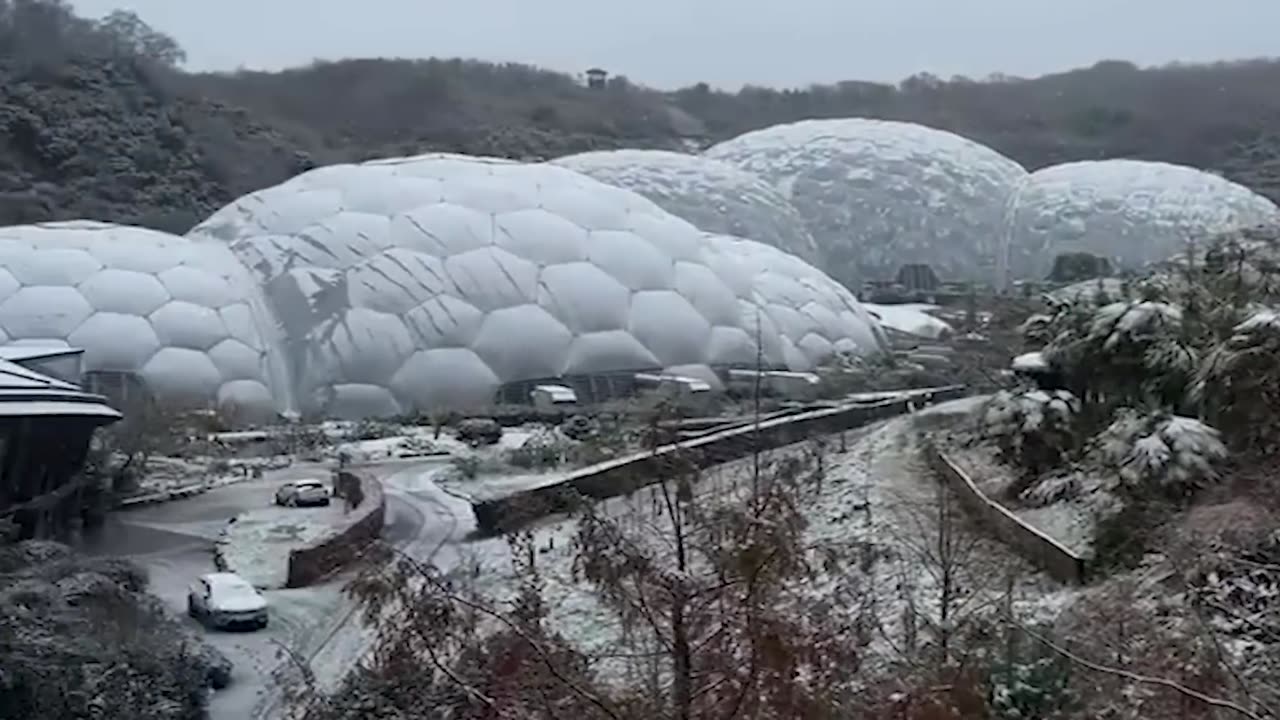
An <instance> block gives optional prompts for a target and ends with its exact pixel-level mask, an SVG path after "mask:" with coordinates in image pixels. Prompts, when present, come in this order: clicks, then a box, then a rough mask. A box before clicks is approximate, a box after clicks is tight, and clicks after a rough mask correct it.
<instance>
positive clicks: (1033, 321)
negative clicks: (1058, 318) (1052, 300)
mask: <svg viewBox="0 0 1280 720" xmlns="http://www.w3.org/2000/svg"><path fill="white" fill-rule="evenodd" d="M1018 334H1019V335H1021V336H1022V339H1023V341H1025V342H1026V343H1027V344H1028V345H1031V346H1034V347H1043V346H1045V345H1048V344H1049V342H1050V341H1051V340H1053V338H1054V336H1055V335H1057V327H1056V325H1055V323H1054V316H1053V315H1049V314H1046V313H1036V314H1034V315H1032V316H1031V317H1029V318H1027V319H1026V320H1024V321H1023V322H1022V324H1021V325H1019V326H1018Z"/></svg>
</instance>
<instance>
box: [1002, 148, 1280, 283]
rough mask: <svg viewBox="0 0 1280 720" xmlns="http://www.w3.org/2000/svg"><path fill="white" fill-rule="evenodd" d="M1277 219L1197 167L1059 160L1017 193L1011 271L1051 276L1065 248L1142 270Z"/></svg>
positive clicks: (1279, 215)
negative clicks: (1189, 245) (1209, 241)
mask: <svg viewBox="0 0 1280 720" xmlns="http://www.w3.org/2000/svg"><path fill="white" fill-rule="evenodd" d="M1278 220H1280V210H1277V208H1276V206H1275V204H1274V203H1272V202H1271V201H1270V200H1268V199H1266V198H1264V197H1262V196H1261V195H1258V194H1257V193H1255V192H1253V191H1252V190H1249V189H1248V188H1246V187H1244V186H1242V185H1237V184H1236V183H1233V182H1231V181H1229V180H1225V179H1223V178H1221V177H1218V176H1217V175H1213V174H1210V173H1206V172H1202V171H1200V170H1196V169H1194V168H1189V167H1184V166H1181V165H1170V164H1167V163H1158V162H1144V161H1138V160H1101V161H1093V162H1075V163H1067V164H1064V165H1054V166H1052V167H1047V168H1044V169H1043V170H1037V171H1036V172H1034V173H1031V175H1030V176H1028V177H1027V179H1026V180H1025V181H1024V182H1023V183H1022V185H1021V187H1020V188H1019V189H1018V193H1017V195H1016V196H1015V198H1014V201H1013V205H1012V211H1011V213H1010V220H1009V225H1008V228H1007V231H1008V245H1009V274H1010V276H1011V277H1013V278H1020V279H1044V277H1045V276H1046V275H1048V273H1049V271H1050V270H1051V269H1052V266H1053V259H1054V257H1056V256H1057V255H1058V254H1060V253H1064V252H1087V253H1090V254H1093V255H1098V256H1101V257H1105V258H1107V259H1109V260H1110V261H1111V263H1112V265H1113V266H1114V267H1115V268H1116V269H1117V270H1118V269H1120V268H1131V269H1138V268H1141V267H1142V266H1144V265H1146V264H1148V263H1153V262H1160V261H1163V260H1167V259H1169V258H1170V257H1172V256H1173V255H1176V254H1178V253H1181V252H1184V251H1185V250H1186V249H1187V243H1189V242H1194V241H1205V240H1207V239H1208V238H1210V237H1212V236H1214V235H1217V234H1220V233H1225V232H1229V231H1232V230H1238V229H1241V228H1245V227H1250V226H1254V225H1261V224H1264V223H1268V222H1276V221H1278Z"/></svg>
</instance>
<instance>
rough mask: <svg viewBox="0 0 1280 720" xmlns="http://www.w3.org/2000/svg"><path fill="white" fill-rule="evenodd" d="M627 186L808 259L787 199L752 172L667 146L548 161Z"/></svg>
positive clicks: (711, 225) (705, 226) (701, 223)
mask: <svg viewBox="0 0 1280 720" xmlns="http://www.w3.org/2000/svg"><path fill="white" fill-rule="evenodd" d="M553 162H554V163H555V164H556V165H561V166H563V167H567V168H569V169H570V170H576V171H577V172H580V173H582V174H584V175H587V176H589V177H591V178H594V179H596V180H599V181H600V182H603V183H607V184H609V185H615V186H617V187H620V188H623V189H626V190H631V191H634V192H636V193H639V194H640V195H643V196H644V197H646V198H648V199H650V200H652V201H653V202H654V203H656V204H657V205H658V206H659V207H661V208H662V209H663V210H666V211H667V212H669V213H671V214H673V215H675V216H677V217H680V218H682V219H684V220H687V221H688V222H690V223H692V224H693V225H694V226H696V227H697V228H698V229H700V230H703V231H706V232H709V233H714V234H719V235H732V236H736V237H740V238H746V239H749V240H755V241H758V242H762V243H764V244H766V245H772V246H773V247H776V248H778V249H780V250H783V251H785V252H788V253H791V254H792V255H797V256H799V257H800V258H802V259H804V260H807V261H809V262H815V261H817V260H818V252H817V244H816V243H815V242H814V239H813V236H812V235H810V234H809V230H808V229H807V228H806V227H805V223H804V219H803V218H801V217H800V213H799V212H797V211H796V209H795V207H794V206H792V204H791V202H790V201H789V200H788V199H787V198H786V197H784V196H783V195H782V194H781V193H780V192H778V190H776V189H775V188H774V187H773V186H772V185H770V184H769V183H767V182H765V181H764V180H763V179H762V178H760V177H757V176H756V175H754V174H753V173H750V172H747V171H745V170H742V169H739V168H737V167H735V166H733V165H730V164H728V163H723V162H720V161H718V160H713V159H711V158H708V157H704V156H699V155H688V154H685V153H678V152H671V151H667V150H632V149H625V150H600V151H596V152H587V153H580V154H577V155H569V156H567V157H562V158H559V159H558V160H554V161H553Z"/></svg>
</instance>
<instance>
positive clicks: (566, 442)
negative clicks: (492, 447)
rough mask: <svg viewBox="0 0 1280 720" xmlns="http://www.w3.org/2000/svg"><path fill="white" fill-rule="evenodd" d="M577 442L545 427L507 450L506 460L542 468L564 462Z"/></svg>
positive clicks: (519, 465)
mask: <svg viewBox="0 0 1280 720" xmlns="http://www.w3.org/2000/svg"><path fill="white" fill-rule="evenodd" d="M576 445H577V443H575V442H574V441H572V440H570V439H569V438H567V437H565V436H564V435H561V434H560V433H559V432H557V431H556V430H548V429H543V430H539V431H537V432H535V433H533V434H532V435H530V436H529V438H528V439H527V440H525V441H524V442H523V443H521V444H520V447H517V448H512V449H510V450H508V451H507V452H506V461H507V462H508V463H510V464H512V465H514V466H516V467H518V468H525V469H531V470H542V469H546V468H553V467H557V466H559V465H561V464H562V463H564V462H565V461H566V460H567V459H568V458H569V455H570V453H571V452H572V451H573V448H574V446H576Z"/></svg>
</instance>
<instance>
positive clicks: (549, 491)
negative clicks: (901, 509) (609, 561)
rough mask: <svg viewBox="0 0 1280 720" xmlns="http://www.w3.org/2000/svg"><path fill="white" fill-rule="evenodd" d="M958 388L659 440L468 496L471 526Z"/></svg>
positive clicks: (615, 489) (487, 525) (778, 443)
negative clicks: (553, 477)
mask: <svg viewBox="0 0 1280 720" xmlns="http://www.w3.org/2000/svg"><path fill="white" fill-rule="evenodd" d="M964 394H965V387H964V386H963V385H950V386H946V387H939V388H928V389H923V390H917V391H912V392H911V393H910V394H909V395H906V396H903V397H899V398H894V399H887V400H881V401H877V402H869V403H853V404H848V405H841V406H838V407H834V408H826V409H822V410H814V411H811V412H806V413H800V414H796V415H788V416H785V417H778V418H773V419H769V420H764V421H762V422H761V423H760V424H759V425H758V426H756V425H754V424H751V425H746V426H744V427H737V428H731V429H729V430H724V431H721V432H717V433H713V434H710V435H706V436H703V437H698V438H695V439H692V440H687V441H684V442H681V443H673V444H670V445H664V446H661V447H659V448H657V449H656V450H653V451H646V452H643V453H637V454H635V455H631V456H628V457H625V458H619V459H617V460H611V461H608V462H604V463H600V464H597V465H592V466H590V467H586V468H582V469H580V470H576V471H574V472H572V473H570V474H569V475H568V477H565V478H563V479H561V480H559V481H556V482H553V483H549V484H547V485H543V486H541V487H536V488H531V489H528V490H524V491H521V492H518V493H514V494H512V495H509V496H507V497H503V498H497V499H492V500H484V501H479V502H474V503H472V509H473V510H474V511H475V515H476V526H477V528H478V529H479V531H480V532H481V533H482V534H489V535H492V534H500V533H503V532H508V531H511V530H514V529H516V528H518V527H520V526H522V525H524V524H527V523H529V522H531V521H533V520H536V519H538V518H541V517H544V516H546V515H550V514H554V513H560V512H567V511H569V510H572V509H573V508H574V507H575V506H576V505H577V503H579V502H580V501H581V500H582V498H584V497H585V498H590V499H593V500H604V499H607V498H611V497H616V496H619V495H626V494H629V493H632V492H635V491H636V490H638V489H640V488H642V487H645V486H647V485H651V484H653V483H655V482H657V481H658V480H660V479H661V478H664V477H672V476H674V475H677V474H679V473H682V472H690V471H693V470H701V469H704V468H707V467H710V466H713V465H719V464H721V463H726V462H729V461H732V460H737V459H740V458H744V457H747V456H749V455H751V453H752V452H755V451H756V450H771V449H774V448H779V447H783V446H785V445H791V444H793V443H796V442H800V441H802V440H805V439H808V438H811V437H815V436H818V435H828V434H831V433H837V432H842V431H845V430H850V429H852V428H856V427H860V426H862V425H866V424H867V423H870V422H874V421H876V420H880V419H883V418H887V417H892V416H894V415H901V414H903V413H907V412H910V411H912V410H914V409H916V408H919V407H921V406H923V405H927V404H931V403H935V402H942V401H946V400H954V399H956V398H959V397H962V396H963V395H964Z"/></svg>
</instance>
